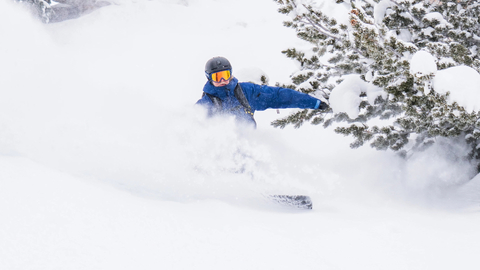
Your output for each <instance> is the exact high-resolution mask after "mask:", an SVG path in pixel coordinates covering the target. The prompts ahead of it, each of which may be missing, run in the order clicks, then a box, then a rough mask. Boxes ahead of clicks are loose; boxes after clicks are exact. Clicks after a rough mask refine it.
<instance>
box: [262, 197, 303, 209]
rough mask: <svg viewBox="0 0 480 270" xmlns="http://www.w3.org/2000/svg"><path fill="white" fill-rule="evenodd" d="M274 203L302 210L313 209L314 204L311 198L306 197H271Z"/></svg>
mask: <svg viewBox="0 0 480 270" xmlns="http://www.w3.org/2000/svg"><path fill="white" fill-rule="evenodd" d="M269 198H270V199H271V200H273V201H274V202H276V203H278V204H281V205H286V206H291V207H295V208H301V209H312V208H313V203H312V199H311V198H310V197H309V196H305V195H269Z"/></svg>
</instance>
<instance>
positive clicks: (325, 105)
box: [318, 101, 330, 111]
mask: <svg viewBox="0 0 480 270" xmlns="http://www.w3.org/2000/svg"><path fill="white" fill-rule="evenodd" d="M328 108H330V106H328V104H327V103H325V102H323V101H322V102H321V103H320V105H319V106H318V109H319V110H322V111H324V110H326V109H328Z"/></svg>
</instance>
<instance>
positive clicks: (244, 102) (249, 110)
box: [233, 83, 253, 118]
mask: <svg viewBox="0 0 480 270" xmlns="http://www.w3.org/2000/svg"><path fill="white" fill-rule="evenodd" d="M233 93H234V94H235V97H236V98H237V100H238V101H239V102H240V104H242V106H243V108H244V109H245V112H246V113H247V114H248V115H250V116H251V117H252V118H253V110H252V107H250V104H249V103H248V100H247V97H246V96H245V93H243V89H242V87H241V86H240V83H237V86H235V89H234V90H233Z"/></svg>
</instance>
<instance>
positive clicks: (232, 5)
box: [0, 0, 480, 270]
mask: <svg viewBox="0 0 480 270" xmlns="http://www.w3.org/2000/svg"><path fill="white" fill-rule="evenodd" d="M344 6H345V4H344V5H343V7H344ZM276 8H277V6H276V5H275V3H274V2H273V1H270V0H262V1H258V0H255V1H254V0H244V1H234V0H221V1H220V0H202V1H200V0H181V1H177V0H168V1H142V0H138V1H128V0H124V1H118V5H112V6H109V7H105V8H102V9H100V10H98V11H96V12H93V13H91V14H89V15H87V16H84V17H82V18H79V19H77V20H71V21H65V22H62V23H59V24H51V25H43V24H41V23H39V22H37V21H35V20H33V19H31V18H30V17H29V15H28V14H27V13H26V12H25V11H24V10H23V9H21V8H19V6H18V5H16V4H14V3H13V2H11V1H1V2H0V36H1V39H2V40H1V42H0V95H1V96H0V216H1V217H2V222H0V269H48V270H50V269H72V270H76V269H292V268H301V269H320V268H321V269H357V268H365V269H454V268H456V269H477V268H478V262H477V254H478V253H479V251H480V244H478V243H480V241H479V240H480V233H479V232H478V227H479V225H480V216H479V215H478V212H476V211H477V210H476V207H477V206H478V203H479V200H478V194H479V193H478V190H479V189H478V187H479V186H480V185H479V184H478V181H477V180H475V181H472V182H469V183H468V187H469V188H468V189H457V188H456V187H457V185H462V184H463V183H465V182H467V180H468V177H469V175H468V174H462V173H459V172H466V171H467V172H468V171H473V168H472V167H471V166H469V164H465V163H462V162H460V161H459V159H456V158H455V155H456V154H461V153H463V152H464V151H465V149H464V148H462V147H458V148H445V147H442V146H441V145H438V146H435V147H434V148H431V149H430V150H429V152H427V153H424V154H417V155H414V156H413V157H411V160H412V161H413V162H411V163H409V162H405V161H404V160H402V159H400V158H398V157H397V156H395V155H394V154H393V153H391V152H376V151H374V150H372V149H369V148H361V149H358V150H351V149H350V148H349V147H348V144H349V142H350V141H351V140H350V138H344V137H341V136H340V137H339V136H338V135H336V134H334V133H333V132H332V130H330V129H327V130H324V129H322V128H320V127H316V126H309V125H306V126H304V127H302V128H301V129H299V130H294V129H293V128H290V127H288V128H286V129H283V130H281V129H274V128H272V127H271V126H269V123H270V121H272V120H273V119H276V118H278V117H283V116H286V115H288V112H289V110H282V111H281V114H280V115H277V113H276V111H275V110H271V111H266V112H258V113H256V118H257V122H258V129H257V130H249V129H244V128H242V127H239V126H236V125H235V123H234V122H233V119H231V118H228V117H226V118H222V117H219V118H214V119H208V118H206V116H205V111H204V110H203V109H202V108H198V107H196V106H193V104H194V103H195V102H196V101H197V99H198V98H200V96H201V89H202V87H203V85H204V83H205V77H204V74H203V68H204V64H205V62H206V61H207V60H208V59H209V58H211V57H213V56H217V55H222V56H225V57H227V58H229V59H230V60H231V62H232V64H233V65H234V73H235V74H236V75H237V76H238V77H239V78H240V79H242V80H254V79H255V78H254V77H255V75H258V74H260V73H265V74H266V75H267V76H268V78H269V79H270V83H271V84H272V85H273V84H274V83H275V82H281V83H288V82H289V78H288V77H289V75H290V74H292V73H293V72H294V71H296V68H297V67H296V64H295V63H293V62H292V61H291V60H290V59H287V58H286V57H285V56H283V55H282V54H281V53H280V52H281V51H282V50H284V49H286V48H288V47H291V46H296V45H299V46H303V45H304V43H303V42H302V41H300V40H298V39H297V38H296V36H295V33H294V32H293V31H292V30H291V29H287V28H285V27H283V26H282V21H283V20H284V19H286V18H284V17H283V16H282V15H280V14H278V13H277V11H276ZM339 10H340V9H339ZM218 22H221V23H220V24H218ZM212 26H216V27H212ZM243 70H250V71H251V70H254V71H253V72H248V71H243ZM260 71H261V72H260ZM356 80H359V79H358V78H357V79H354V78H353V77H352V78H351V79H350V82H349V85H350V86H355V87H357V90H356V91H358V90H361V91H363V90H364V88H363V87H366V86H365V85H360V86H357V85H356V84H355V81H356ZM357 82H358V81H357ZM346 83H347V82H346ZM362 89H363V90H362ZM372 93H373V94H375V93H376V92H372ZM373 96H374V95H373ZM369 97H370V95H369ZM340 103H341V102H340ZM433 158H434V159H433ZM432 160H434V161H435V164H437V166H433V167H431V166H429V165H430V163H431V162H432ZM439 164H440V165H441V166H439ZM452 175H453V176H456V178H455V179H452ZM419 181H420V182H419ZM466 186H467V185H465V186H464V187H466ZM268 194H307V195H310V196H311V197H312V198H313V200H314V209H313V210H312V211H297V210H292V209H288V208H284V207H280V206H278V205H275V204H273V203H271V202H269V201H268V200H266V199H265V198H264V195H268ZM466 209H473V210H475V211H472V212H466V211H465V210H466Z"/></svg>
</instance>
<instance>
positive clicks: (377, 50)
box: [272, 0, 480, 161]
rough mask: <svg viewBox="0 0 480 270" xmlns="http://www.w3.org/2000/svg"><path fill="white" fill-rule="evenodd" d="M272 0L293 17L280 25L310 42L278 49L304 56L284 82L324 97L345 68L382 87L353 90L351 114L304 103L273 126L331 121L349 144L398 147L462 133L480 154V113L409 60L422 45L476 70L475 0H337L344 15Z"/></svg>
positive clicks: (447, 62)
mask: <svg viewBox="0 0 480 270" xmlns="http://www.w3.org/2000/svg"><path fill="white" fill-rule="evenodd" d="M274 1H275V2H277V3H278V4H279V5H280V8H279V12H280V13H283V14H286V15H289V17H290V18H291V20H289V21H286V22H285V23H284V24H285V26H286V27H290V28H293V29H295V30H296V32H297V35H298V37H299V38H301V39H303V40H305V41H307V42H309V43H310V44H311V45H312V46H311V49H310V50H309V51H300V50H298V49H295V48H290V49H287V50H285V51H283V53H284V54H285V55H286V56H287V57H289V58H291V59H293V60H295V61H298V62H299V63H300V64H301V70H300V71H298V72H297V73H296V74H294V75H293V76H292V85H287V86H286V87H290V88H294V89H296V90H297V91H301V92H304V93H314V94H315V95H316V96H319V97H320V98H322V99H323V100H326V101H328V100H329V99H330V97H331V93H332V90H333V89H334V88H336V87H337V86H338V85H339V84H340V83H342V82H343V81H344V80H345V78H346V77H345V76H347V75H352V74H356V75H357V76H359V77H360V78H361V80H363V81H364V82H365V83H369V84H373V85H374V86H376V87H378V88H379V89H381V91H382V94H381V95H377V96H376V97H375V98H374V99H372V98H369V97H368V93H367V92H364V91H362V92H360V93H358V96H359V97H360V98H361V102H360V104H359V105H358V110H359V113H358V116H356V117H354V118H353V119H352V118H351V117H350V116H349V115H348V114H347V113H344V112H337V113H334V112H333V111H332V110H331V109H329V110H327V111H319V110H303V111H299V112H297V113H294V114H292V115H290V116H288V117H286V118H283V119H279V120H276V121H274V122H273V123H272V125H273V126H275V127H280V128H283V127H285V126H287V125H294V126H295V127H297V128H298V127H300V126H302V124H303V123H305V122H310V123H312V124H315V125H320V124H321V125H323V126H324V127H328V126H331V125H332V124H333V123H336V125H335V126H336V128H335V131H336V132H337V133H339V134H343V135H348V136H352V137H353V138H354V141H353V143H352V144H351V147H353V148H355V147H359V146H362V145H364V144H365V143H369V144H370V145H371V146H372V147H374V148H376V149H379V150H386V149H391V150H394V151H399V153H401V154H403V155H407V154H408V153H409V152H413V151H417V150H422V149H425V148H426V147H428V146H429V145H432V144H433V143H435V141H436V138H438V137H446V138H452V141H454V140H455V141H457V140H458V138H461V139H462V140H464V141H466V142H467V143H468V144H469V145H470V146H471V152H470V154H469V156H468V157H469V159H470V160H473V161H478V160H480V152H479V150H478V148H480V147H479V143H480V141H479V139H480V113H478V112H471V111H470V112H468V111H466V110H465V108H463V107H461V106H460V105H458V104H457V103H455V102H453V103H449V102H448V95H449V93H447V94H439V93H437V92H436V91H435V89H433V87H432V79H433V78H434V74H411V70H410V61H409V59H410V58H411V56H412V55H413V54H415V53H416V52H418V51H422V50H423V51H427V52H428V53H430V54H431V55H432V56H433V57H435V58H436V64H437V69H438V70H442V69H446V68H449V67H455V66H460V65H465V66H468V67H471V68H473V69H475V70H476V71H479V70H480V51H479V46H480V19H479V18H480V14H479V13H480V3H478V2H479V1H460V0H459V1H439V0H390V1H381V2H380V1H379V0H370V1H363V0H359V1H342V0H337V1H336V3H337V4H339V5H344V6H346V5H348V9H349V10H350V11H349V14H348V16H349V20H348V23H339V22H338V21H337V20H336V19H335V18H332V17H330V16H328V14H326V13H325V12H323V11H322V10H321V9H320V8H319V7H314V6H311V5H306V4H303V3H307V2H309V3H312V4H313V3H314V2H315V1H301V0H274ZM382 11H383V12H382ZM379 14H380V15H381V16H379ZM479 91H480V89H479Z"/></svg>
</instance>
